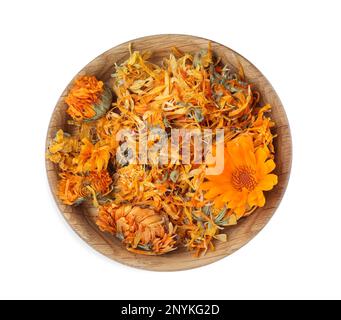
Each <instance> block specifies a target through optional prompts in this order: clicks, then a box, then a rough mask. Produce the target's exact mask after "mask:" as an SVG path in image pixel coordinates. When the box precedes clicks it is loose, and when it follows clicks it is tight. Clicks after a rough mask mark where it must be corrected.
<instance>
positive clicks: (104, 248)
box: [46, 34, 292, 271]
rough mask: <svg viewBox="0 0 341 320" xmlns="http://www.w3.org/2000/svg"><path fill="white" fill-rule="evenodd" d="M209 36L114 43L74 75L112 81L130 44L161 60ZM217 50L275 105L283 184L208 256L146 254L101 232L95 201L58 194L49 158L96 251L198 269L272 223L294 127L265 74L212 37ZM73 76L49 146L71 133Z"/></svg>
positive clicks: (154, 265)
mask: <svg viewBox="0 0 341 320" xmlns="http://www.w3.org/2000/svg"><path fill="white" fill-rule="evenodd" d="M208 41H209V40H207V39H203V38H198V37H193V36H188V35H172V34H170V35H156V36H149V37H144V38H139V39H135V40H133V41H129V42H126V43H123V44H121V45H119V46H117V47H114V48H112V49H110V50H108V51H107V52H105V53H103V54H101V55H100V56H99V57H97V58H96V59H95V60H93V61H91V62H90V63H89V64H88V65H87V66H85V67H84V68H83V69H82V70H81V71H80V72H79V73H78V74H77V75H76V76H75V78H77V77H79V76H80V75H85V74H86V75H95V76H96V77H97V78H99V79H101V80H104V81H109V80H110V75H111V74H112V73H113V71H114V64H115V63H121V62H123V61H124V60H125V59H127V57H128V56H129V51H128V44H129V43H130V42H131V43H132V44H133V49H134V50H141V51H143V50H151V51H153V57H152V60H153V62H156V63H158V62H160V61H161V59H162V58H163V57H165V56H167V55H169V53H170V50H171V48H172V47H174V46H175V47H177V48H179V49H181V50H183V51H187V52H194V51H197V50H199V49H201V48H206V47H207V44H208ZM212 49H213V51H214V52H215V53H216V54H217V55H219V56H220V57H221V58H222V60H223V62H225V63H228V64H230V65H231V67H232V68H235V69H236V68H238V63H239V62H240V63H241V65H242V66H243V68H244V71H245V75H246V78H247V81H248V82H251V83H253V84H254V85H255V87H256V88H257V90H258V91H259V92H260V93H261V96H262V100H263V101H262V102H263V103H270V104H271V106H272V108H273V113H272V117H273V119H274V120H275V121H276V128H275V131H276V133H277V135H278V136H277V138H276V139H275V148H276V164H277V167H276V171H275V173H276V174H277V175H278V178H279V182H278V185H276V186H275V188H274V189H273V190H272V191H269V192H266V199H267V201H266V205H265V206H264V207H263V208H258V209H257V210H256V211H255V212H254V213H253V214H252V215H251V216H248V217H246V218H243V219H241V220H240V221H239V223H238V224H237V225H236V226H232V227H228V228H227V229H226V230H225V232H226V233H227V234H228V239H229V240H228V242H226V243H222V242H216V243H215V244H216V250H215V251H208V252H207V253H206V255H205V256H201V257H199V258H196V257H194V256H193V254H192V253H191V252H188V251H187V250H186V249H184V248H179V249H178V250H176V251H174V252H172V253H169V254H166V255H162V256H145V255H136V254H133V253H130V252H128V251H127V250H126V249H125V248H124V246H123V245H122V243H121V242H120V241H119V240H118V239H116V238H114V237H113V236H110V235H107V234H104V233H102V232H101V231H99V229H98V228H97V226H96V225H95V223H94V221H95V214H96V211H95V209H94V208H93V207H91V205H89V204H83V205H80V206H78V207H71V206H66V205H64V204H62V203H61V202H60V200H59V199H58V198H57V197H56V188H57V180H58V171H57V167H56V166H55V165H54V164H53V163H51V162H50V161H46V170H47V176H48V180H49V184H50V187H51V190H52V193H53V195H54V198H55V200H56V203H57V205H58V207H59V209H60V212H61V213H62V214H63V216H64V218H65V219H66V220H67V222H68V223H69V224H70V226H71V227H72V228H73V229H74V230H75V231H76V233H77V234H78V235H79V236H80V237H81V238H82V239H83V240H84V241H86V242H87V243H88V244H89V245H90V246H91V247H93V248H94V249H95V250H97V251H99V252H101V253H103V254H104V255H106V256H107V257H109V258H111V259H113V260H116V261H119V262H121V263H123V264H126V265H129V266H132V267H137V268H144V269H148V270H156V271H174V270H184V269H190V268H195V267H200V266H204V265H207V264H209V263H212V262H214V261H217V260H219V259H221V258H223V257H226V256H228V255H230V254H231V253H233V252H234V251H236V250H238V249H239V248H241V247H242V246H243V245H245V244H246V243H247V242H249V241H250V240H251V239H252V238H253V237H254V236H255V235H256V234H257V233H258V232H259V231H260V230H261V229H262V228H263V227H264V226H265V225H266V223H267V222H268V221H269V219H270V218H271V217H272V215H273V214H274V212H275V211H276V209H277V207H278V205H279V203H280V201H281V199H282V197H283V194H284V192H285V189H286V186H287V183H288V178H289V174H290V168H291V158H292V147H291V137H290V129H289V124H288V120H287V117H286V115H285V111H284V108H283V106H282V104H281V101H280V99H279V97H278V96H277V94H276V92H275V90H274V89H273V88H272V86H271V84H270V83H269V81H268V80H267V79H266V78H265V77H264V76H263V75H262V73H261V72H260V71H259V70H258V69H257V68H256V67H255V66H254V65H253V64H251V63H250V62H249V61H248V60H246V59H245V58H244V57H242V56H241V55H239V54H238V53H236V52H235V51H233V50H231V49H229V48H227V47H225V46H223V45H221V44H219V43H216V42H214V41H212ZM72 83H73V80H72V81H71V82H70V84H69V85H68V86H67V87H66V89H65V90H64V92H63V94H62V95H61V97H60V98H59V100H58V103H57V105H56V107H55V109H54V111H53V114H52V117H51V121H50V124H49V128H48V133H47V141H46V146H48V144H49V143H50V140H51V139H52V138H53V137H54V136H55V134H56V131H57V130H58V129H60V128H62V129H64V130H65V131H68V129H69V127H68V124H67V118H68V117H67V115H66V112H65V110H66V105H65V103H64V97H65V96H66V95H67V93H68V91H69V88H70V86H71V84H72Z"/></svg>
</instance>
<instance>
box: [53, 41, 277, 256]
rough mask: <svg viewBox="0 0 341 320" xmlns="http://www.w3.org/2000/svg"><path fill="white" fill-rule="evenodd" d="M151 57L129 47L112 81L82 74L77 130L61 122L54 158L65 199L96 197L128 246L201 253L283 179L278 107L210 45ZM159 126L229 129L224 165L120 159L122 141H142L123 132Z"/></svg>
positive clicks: (71, 99)
mask: <svg viewBox="0 0 341 320" xmlns="http://www.w3.org/2000/svg"><path fill="white" fill-rule="evenodd" d="M149 58H150V53H148V52H145V53H140V52H138V51H134V52H131V50H130V56H129V58H128V59H127V60H126V61H125V62H123V63H122V64H120V65H116V67H115V72H114V73H113V75H112V88H109V86H107V85H105V84H104V83H103V82H102V81H99V80H98V79H96V77H94V76H83V77H80V78H79V79H77V80H76V81H75V83H74V85H73V87H72V88H71V90H70V92H69V94H68V96H67V97H66V98H65V103H66V104H67V105H68V109H67V113H68V114H69V115H70V116H71V117H72V121H71V123H72V124H73V126H74V130H73V131H74V132H73V134H72V135H70V134H68V133H66V132H63V131H62V130H59V131H58V132H57V133H56V136H55V138H54V139H53V140H52V141H51V143H50V146H49V148H48V152H47V158H48V159H49V160H51V161H52V162H54V163H55V164H56V165H58V167H59V171H60V174H59V176H60V180H59V184H58V197H59V198H60V200H61V201H62V202H63V203H65V204H67V205H78V204H80V203H81V202H83V201H85V200H87V199H91V200H92V202H93V204H94V205H95V206H96V207H98V218H97V225H98V227H99V228H100V230H102V231H105V232H108V233H110V234H112V235H115V236H117V237H118V238H119V239H121V240H122V242H123V243H124V245H125V246H126V248H127V249H128V250H129V251H132V252H134V253H140V254H148V255H155V254H164V253H167V252H170V251H173V250H175V249H176V248H177V247H179V246H186V247H187V248H188V249H190V250H194V252H195V254H196V255H199V254H200V253H202V252H204V253H205V252H206V251H207V250H208V249H214V244H213V239H217V240H219V241H227V236H226V234H225V233H222V230H223V229H224V228H226V227H228V226H231V225H235V224H237V223H238V220H239V219H240V218H242V217H245V216H247V215H249V214H251V213H252V212H253V211H254V210H255V209H256V208H257V207H262V206H264V204H265V201H266V200H265V196H264V193H263V192H264V191H268V190H271V189H272V188H273V186H274V185H276V184H277V176H276V175H275V174H273V173H271V172H272V171H273V170H274V168H275V162H274V147H273V138H274V135H273V134H272V133H271V128H272V127H274V125H275V124H274V122H273V121H272V120H271V119H270V116H269V115H270V112H271V107H270V105H264V106H262V105H260V96H259V93H258V92H257V91H255V90H254V89H253V86H252V84H249V83H247V82H246V79H245V77H244V73H243V71H242V70H239V72H237V73H236V72H232V71H231V70H230V69H229V67H228V66H227V65H223V64H222V62H221V60H220V59H219V57H215V56H214V54H213V53H212V51H211V48H210V45H209V46H208V49H207V50H201V51H200V52H197V53H195V54H189V53H183V52H181V51H179V50H177V49H176V48H174V50H173V52H172V53H171V54H170V55H169V57H168V58H165V59H164V60H163V62H162V65H161V66H159V65H155V64H153V63H151V62H149ZM113 97H114V99H113ZM155 127H157V128H160V129H162V130H165V132H167V133H169V132H170V130H172V129H184V128H185V129H199V130H201V131H204V130H208V129H210V130H213V131H212V132H215V130H217V129H220V130H223V133H224V135H223V137H224V139H223V155H224V160H223V165H224V166H223V170H222V171H221V172H220V174H218V175H208V174H206V172H207V171H206V169H207V167H209V166H210V165H208V164H206V163H197V162H195V161H191V162H190V163H182V162H181V157H180V161H169V162H168V163H166V164H165V163H163V164H160V163H159V162H158V161H157V160H156V161H152V160H153V159H151V161H150V162H148V164H146V163H138V162H136V161H129V159H128V160H127V161H126V162H122V161H118V159H117V150H118V149H119V148H120V146H121V145H122V143H125V144H128V146H130V147H131V148H134V147H135V145H134V144H132V143H130V142H131V141H129V139H125V140H120V139H117V135H118V133H119V132H120V130H122V129H128V130H130V132H132V133H133V136H134V138H135V139H136V140H137V141H139V140H142V133H141V132H144V133H143V134H144V135H145V134H148V132H149V131H150V130H151V128H155ZM141 128H142V129H145V131H141ZM146 132H147V133H146ZM167 137H168V141H167V144H169V145H171V148H170V149H172V141H171V138H170V136H169V135H168V136H167ZM190 141H192V140H190ZM129 143H130V144H129ZM147 143H148V148H151V147H152V146H153V144H155V143H156V142H155V141H154V140H153V139H151V140H148V141H147ZM182 143H184V141H182ZM191 143H192V142H190V144H191ZM181 147H182V145H181V142H180V149H181ZM191 150H192V151H193V148H192V149H191ZM214 150H215V145H213V151H214ZM193 152H194V151H193ZM213 153H214V152H213ZM191 159H192V158H191Z"/></svg>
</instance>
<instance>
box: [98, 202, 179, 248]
mask: <svg viewBox="0 0 341 320" xmlns="http://www.w3.org/2000/svg"><path fill="white" fill-rule="evenodd" d="M97 225H98V226H99V228H100V229H101V230H102V231H107V232H109V233H111V234H115V235H116V236H117V237H118V238H119V239H121V240H122V241H123V243H124V244H125V245H126V247H127V249H128V250H129V251H131V252H134V253H140V254H147V255H158V254H164V253H167V252H170V251H173V250H175V249H176V247H175V244H176V240H175V233H174V231H175V229H174V228H173V225H172V224H171V223H170V222H169V223H167V219H166V218H165V216H164V215H160V214H158V213H156V212H155V211H154V210H151V209H148V208H141V207H138V206H135V207H133V206H131V205H125V206H117V205H115V204H114V203H110V204H106V205H103V206H101V207H100V209H99V214H98V220H97Z"/></svg>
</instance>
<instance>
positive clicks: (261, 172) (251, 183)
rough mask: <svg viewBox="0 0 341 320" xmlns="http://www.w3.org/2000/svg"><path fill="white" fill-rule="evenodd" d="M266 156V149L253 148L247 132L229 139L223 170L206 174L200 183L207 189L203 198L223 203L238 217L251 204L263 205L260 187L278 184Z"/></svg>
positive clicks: (267, 187) (269, 160)
mask: <svg viewBox="0 0 341 320" xmlns="http://www.w3.org/2000/svg"><path fill="white" fill-rule="evenodd" d="M268 158H269V151H268V149H267V148H266V147H259V148H258V149H257V150H255V149H254V145H253V141H252V138H251V137H250V136H249V135H241V136H239V137H237V138H235V139H233V140H231V141H229V142H228V143H227V144H226V146H225V153H224V171H223V173H222V174H220V175H216V176H206V178H207V180H208V181H207V182H204V183H203V184H202V185H201V189H203V190H207V192H206V193H205V198H206V199H210V200H213V201H214V204H215V206H216V207H223V206H224V205H225V204H226V205H227V208H230V209H232V211H233V212H235V214H236V216H237V218H240V217H242V216H243V215H244V213H245V211H246V210H247V209H249V208H252V207H253V206H259V207H263V206H264V204H265V197H264V194H263V191H268V190H271V189H272V188H273V186H274V185H276V184H277V176H276V175H275V174H272V173H270V172H272V171H273V170H274V169H275V162H274V161H273V160H272V159H268Z"/></svg>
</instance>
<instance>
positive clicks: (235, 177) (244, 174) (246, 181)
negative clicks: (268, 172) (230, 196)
mask: <svg viewBox="0 0 341 320" xmlns="http://www.w3.org/2000/svg"><path fill="white" fill-rule="evenodd" d="M255 173H256V172H255V170H252V169H251V168H250V167H247V166H242V167H238V168H237V169H236V170H235V171H233V173H232V186H233V187H234V188H235V189H237V190H239V191H242V189H243V188H246V189H248V190H249V191H252V190H253V189H254V188H255V187H256V185H257V181H256V179H255V177H254V174H255Z"/></svg>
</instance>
